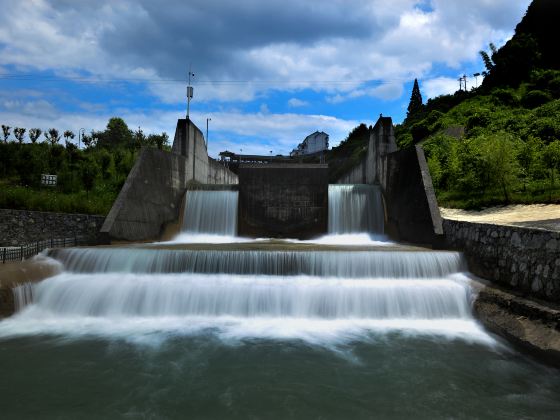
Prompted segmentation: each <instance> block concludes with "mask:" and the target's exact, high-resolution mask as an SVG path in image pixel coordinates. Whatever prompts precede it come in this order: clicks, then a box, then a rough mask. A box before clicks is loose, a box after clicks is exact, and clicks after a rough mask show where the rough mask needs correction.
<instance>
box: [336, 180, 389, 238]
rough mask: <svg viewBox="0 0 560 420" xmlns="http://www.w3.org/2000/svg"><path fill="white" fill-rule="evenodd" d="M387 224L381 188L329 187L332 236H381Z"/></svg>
mask: <svg viewBox="0 0 560 420" xmlns="http://www.w3.org/2000/svg"><path fill="white" fill-rule="evenodd" d="M384 225H385V212H384V210H383V196H382V194H381V189H380V187H379V186H375V185H359V184H356V185H329V234H331V235H333V234H337V235H340V234H347V233H364V232H369V233H377V234H382V233H383V231H384Z"/></svg>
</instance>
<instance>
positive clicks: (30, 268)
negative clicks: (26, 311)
mask: <svg viewBox="0 0 560 420" xmlns="http://www.w3.org/2000/svg"><path fill="white" fill-rule="evenodd" d="M61 271H62V270H61V266H60V264H58V263H56V262H55V261H54V260H51V259H46V258H43V257H40V256H39V257H35V258H31V259H29V260H25V261H17V262H10V263H6V264H0V319H1V318H5V317H8V316H10V315H12V314H13V313H14V311H15V302H14V295H13V292H12V290H13V288H14V287H17V286H19V285H21V284H25V283H37V282H39V281H41V280H43V279H46V278H47V277H51V276H54V275H56V274H58V273H60V272H61Z"/></svg>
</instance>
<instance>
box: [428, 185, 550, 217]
mask: <svg viewBox="0 0 560 420" xmlns="http://www.w3.org/2000/svg"><path fill="white" fill-rule="evenodd" d="M437 199H438V204H439V205H440V206H441V207H447V208H457V209H464V210H481V209H483V208H487V207H492V206H503V205H508V204H541V203H546V204H560V186H556V187H555V188H553V189H550V188H542V187H540V188H539V186H531V187H528V188H527V189H526V190H525V191H523V190H522V189H521V190H518V191H511V192H510V193H509V200H508V201H506V200H505V198H504V195H503V193H502V191H501V190H494V191H486V192H484V193H472V192H471V193H460V192H457V191H441V192H439V193H438V194H437ZM559 217H560V216H559Z"/></svg>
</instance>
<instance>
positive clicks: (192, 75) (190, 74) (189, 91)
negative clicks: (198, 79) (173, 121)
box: [187, 65, 194, 120]
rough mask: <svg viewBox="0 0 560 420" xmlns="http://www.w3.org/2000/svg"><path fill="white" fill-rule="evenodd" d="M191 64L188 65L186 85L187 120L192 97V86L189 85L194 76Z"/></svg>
mask: <svg viewBox="0 0 560 420" xmlns="http://www.w3.org/2000/svg"><path fill="white" fill-rule="evenodd" d="M191 68H192V65H189V84H188V86H187V120H188V119H189V111H190V107H191V99H192V97H193V91H194V89H193V87H192V86H191V78H194V73H193V72H192V70H191Z"/></svg>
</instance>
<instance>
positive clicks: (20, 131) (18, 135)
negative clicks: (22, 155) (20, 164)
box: [14, 127, 27, 144]
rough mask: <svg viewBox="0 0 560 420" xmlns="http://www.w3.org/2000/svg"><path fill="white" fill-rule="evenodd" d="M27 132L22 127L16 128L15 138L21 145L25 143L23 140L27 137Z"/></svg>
mask: <svg viewBox="0 0 560 420" xmlns="http://www.w3.org/2000/svg"><path fill="white" fill-rule="evenodd" d="M26 131H27V130H26V129H25V128H21V127H16V128H14V136H15V137H16V140H17V141H18V142H19V144H22V143H23V138H24V136H25V132H26Z"/></svg>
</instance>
